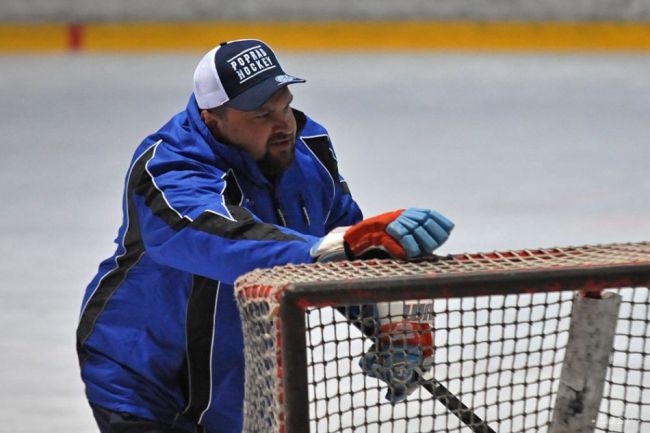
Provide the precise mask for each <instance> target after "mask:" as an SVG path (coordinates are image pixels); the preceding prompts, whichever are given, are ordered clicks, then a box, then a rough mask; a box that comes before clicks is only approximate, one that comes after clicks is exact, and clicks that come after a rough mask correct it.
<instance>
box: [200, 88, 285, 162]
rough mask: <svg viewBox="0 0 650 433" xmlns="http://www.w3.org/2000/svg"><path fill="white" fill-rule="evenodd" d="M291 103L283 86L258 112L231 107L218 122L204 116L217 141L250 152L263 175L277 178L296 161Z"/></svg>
mask: <svg viewBox="0 0 650 433" xmlns="http://www.w3.org/2000/svg"><path fill="white" fill-rule="evenodd" d="M292 100H293V95H292V94H291V92H290V91H289V89H288V88H286V87H283V88H282V89H280V90H278V91H277V92H276V93H275V94H274V95H273V96H272V97H271V98H270V99H269V100H268V101H266V103H265V104H264V105H262V106H261V107H260V108H258V109H257V110H255V111H239V110H235V109H231V108H228V109H226V110H225V112H224V113H223V115H221V116H218V117H217V118H216V119H208V118H206V117H205V115H203V114H202V117H203V120H204V121H205V122H206V124H207V125H208V127H209V128H210V130H211V131H212V133H213V134H214V135H215V136H216V137H217V138H218V139H220V140H223V141H224V142H226V143H228V144H230V145H232V146H235V147H238V148H240V149H243V150H245V151H246V152H248V154H249V155H251V156H252V157H253V159H254V160H255V161H257V163H258V165H259V166H260V169H261V170H262V172H263V173H264V174H266V175H276V174H279V173H281V172H283V171H284V170H286V169H287V168H288V167H289V166H290V165H291V163H292V162H293V159H294V148H295V141H296V119H295V117H294V116H293V113H292V111H291V106H290V104H291V101H292ZM210 116H213V115H212V114H210ZM215 122H216V123H215Z"/></svg>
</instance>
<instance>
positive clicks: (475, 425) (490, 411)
mask: <svg viewBox="0 0 650 433" xmlns="http://www.w3.org/2000/svg"><path fill="white" fill-rule="evenodd" d="M649 286H650V243H628V244H609V245H594V246H582V247H567V248H548V249H533V250H519V251H506V252H491V253H476V254H457V255H453V256H446V257H435V258H432V259H424V260H419V261H411V262H399V261H391V260H369V261H353V262H334V263H325V264H310V265H289V266H283V267H276V268H273V269H265V270H257V271H254V272H251V273H249V274H247V275H245V276H243V277H241V278H240V279H238V280H237V282H236V298H237V301H238V304H239V307H240V314H241V318H242V325H243V331H244V340H245V356H246V386H245V393H246V396H245V403H244V431H245V432H260V431H264V432H283V433H297V432H319V433H320V432H328V433H329V432H348V431H349V432H352V431H355V432H356V431H359V432H375V431H376V432H384V431H386V432H388V431H391V432H392V431H395V432H398V431H399V432H405V431H409V432H411V431H413V432H418V431H432V430H433V429H434V428H435V431H447V432H451V431H458V432H466V431H467V432H470V431H473V432H477V431H484V432H488V431H499V432H506V431H519V432H528V431H531V432H532V431H546V430H547V429H548V431H551V430H550V428H551V418H552V410H553V407H552V406H553V403H554V401H555V394H556V393H557V392H558V387H559V382H560V379H559V373H560V368H561V367H562V361H563V356H564V353H565V351H566V345H567V339H568V335H569V325H570V322H571V319H570V316H571V314H570V309H571V303H572V299H573V294H574V293H575V292H581V293H582V294H583V295H586V296H588V297H598V296H599V294H600V292H601V290H603V289H615V290H614V291H617V292H619V293H621V294H622V295H623V303H622V306H621V316H619V319H618V323H619V325H618V327H617V330H616V336H615V338H614V343H613V344H614V346H613V351H612V353H613V355H612V356H611V357H610V364H609V368H608V370H607V377H606V378H605V379H604V382H605V384H604V388H605V391H604V393H605V394H604V395H603V397H602V405H601V406H600V407H599V408H596V409H597V410H599V412H598V419H597V420H594V428H595V429H596V430H597V431H625V432H628V431H639V432H641V431H648V429H650V353H649V352H650V326H649V322H650V308H649V307H648V305H650V300H649V296H648V293H647V291H648V290H647V287H649ZM394 302H401V303H403V305H404V310H403V311H405V312H406V311H408V313H404V314H411V315H412V317H413V318H414V320H418V321H429V322H430V323H432V324H433V328H434V330H435V331H436V336H435V338H434V348H435V350H436V355H435V357H436V362H435V364H434V367H433V376H434V379H433V381H432V382H429V383H427V385H428V387H425V386H423V388H424V390H421V391H418V392H416V393H415V394H413V395H412V396H410V397H409V398H407V400H406V401H405V402H404V403H400V404H399V405H390V404H389V403H388V402H386V401H384V400H382V399H381V395H383V392H384V391H385V388H386V387H385V385H384V384H383V383H381V382H380V381H378V380H376V379H369V378H367V377H365V376H363V374H362V373H361V372H360V370H359V369H358V367H357V363H358V362H357V361H358V358H359V356H360V355H361V354H362V353H363V351H364V350H368V345H369V344H371V342H368V340H372V337H369V336H368V335H363V334H362V333H361V332H359V328H360V327H362V326H363V324H361V323H359V322H357V323H352V322H353V321H351V320H350V318H346V317H345V316H344V315H342V314H340V313H338V312H337V310H333V309H332V308H331V307H338V308H339V309H340V308H344V307H346V306H360V307H361V306H365V305H369V304H378V303H394ZM638 307H640V308H638ZM549 324H550V325H549ZM350 325H355V326H350ZM547 325H548V326H547ZM626 327H627V328H626ZM628 328H629V329H628ZM639 329H641V331H639ZM522 330H524V331H525V332H523V331H522ZM520 331H522V332H523V333H522V332H520ZM520 334H521V335H520ZM549 336H551V337H552V338H549ZM623 340H625V343H621V344H623V345H621V344H619V343H617V342H619V341H623ZM633 341H634V342H636V343H635V344H632V342H633ZM640 342H642V343H643V344H641V345H640V346H638V345H639V344H640ZM520 343H521V345H523V347H524V348H523V349H522V348H521V347H520V346H521V345H520ZM524 343H525V344H527V346H525V344H524ZM637 346H638V347H637ZM619 355H620V356H619ZM521 372H523V373H522V374H519V373H521ZM617 372H618V373H620V372H624V373H625V374H626V375H627V376H626V379H625V381H627V382H630V381H631V382H633V383H631V384H630V383H628V384H626V383H625V381H624V383H620V382H621V381H620V380H619V379H618V378H617V377H615V376H616V374H617ZM630 377H631V378H632V379H630ZM468 384H469V385H468ZM438 386H439V387H438ZM621 386H622V387H623V389H622V391H621V389H619V388H620V387H621ZM626 386H627V388H626ZM441 389H442V390H443V391H442V394H440V392H441V391H440V390H441ZM530 389H533V391H530V392H529V390H530ZM426 390H428V391H429V392H426ZM434 391H435V392H434ZM436 392H437V393H438V394H437V395H436ZM445 392H447V394H445ZM432 394H433V395H432ZM378 396H379V397H378ZM453 399H456V400H455V402H454V401H452V400H453ZM436 401H437V403H436ZM522 402H523V405H524V406H522V405H521V404H520V403H522ZM440 403H442V404H440ZM454 405H456V406H454ZM458 405H460V406H458ZM522 408H523V409H522ZM630 408H633V409H630ZM632 410H633V412H631V411H632ZM463 417H464V419H463ZM473 417H475V418H473ZM617 424H621V425H623V424H624V426H623V427H621V428H624V430H616V428H617V427H616V425H617ZM612 426H613V427H612ZM630 426H631V427H630ZM490 428H491V429H493V430H490ZM635 428H638V430H634V429H635Z"/></svg>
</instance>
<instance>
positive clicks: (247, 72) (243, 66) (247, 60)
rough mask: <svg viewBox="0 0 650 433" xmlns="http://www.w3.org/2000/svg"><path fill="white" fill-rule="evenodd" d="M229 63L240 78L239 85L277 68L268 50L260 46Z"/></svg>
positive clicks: (241, 54)
mask: <svg viewBox="0 0 650 433" xmlns="http://www.w3.org/2000/svg"><path fill="white" fill-rule="evenodd" d="M229 63H230V66H231V67H232V70H233V71H235V73H236V74H237V78H239V84H241V83H243V82H244V81H246V80H247V79H249V78H252V77H253V76H255V75H257V74H259V73H261V72H264V71H266V70H269V69H273V68H275V65H274V64H273V61H272V60H271V58H270V57H269V55H268V53H267V52H266V50H265V49H264V48H261V47H259V46H258V47H253V48H249V49H247V50H245V51H243V52H241V53H239V54H238V55H236V56H235V57H233V58H232V59H230V60H229Z"/></svg>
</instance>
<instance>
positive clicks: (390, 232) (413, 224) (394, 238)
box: [311, 208, 454, 261]
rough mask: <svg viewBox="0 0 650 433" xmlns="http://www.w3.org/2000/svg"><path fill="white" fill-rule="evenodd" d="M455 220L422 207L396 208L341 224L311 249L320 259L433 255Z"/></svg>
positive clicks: (445, 238)
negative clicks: (452, 220)
mask: <svg viewBox="0 0 650 433" xmlns="http://www.w3.org/2000/svg"><path fill="white" fill-rule="evenodd" d="M453 228H454V223H452V222H451V221H450V220H449V219H447V218H446V217H444V216H443V215H441V214H440V213H438V212H436V211H433V210H429V209H419V208H409V209H406V210H397V211H393V212H387V213H384V214H381V215H377V216H375V217H372V218H368V219H365V220H363V221H361V222H360V223H357V224H355V225H353V226H352V227H340V228H338V229H335V230H333V231H332V232H330V233H329V234H327V235H326V236H325V237H323V238H322V239H321V241H320V242H318V243H317V244H316V245H314V247H313V248H312V250H311V255H312V257H314V258H316V259H317V260H318V261H331V260H342V259H345V258H347V259H356V258H360V257H362V256H365V255H368V254H369V253H373V252H377V251H379V252H384V253H385V254H387V255H388V256H390V257H392V258H396V259H406V258H415V257H421V256H426V255H430V254H432V253H433V251H434V250H435V249H436V248H438V247H439V246H440V245H442V244H443V243H444V242H445V241H446V240H447V239H448V238H449V233H450V232H451V230H452V229H453Z"/></svg>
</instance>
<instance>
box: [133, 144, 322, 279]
mask: <svg viewBox="0 0 650 433" xmlns="http://www.w3.org/2000/svg"><path fill="white" fill-rule="evenodd" d="M158 144H159V143H158ZM158 144H157V145H154V146H152V147H150V148H149V149H148V150H147V151H145V152H144V153H143V154H142V155H141V156H140V158H139V159H138V160H137V161H136V162H135V163H134V165H133V168H132V173H131V175H130V181H129V184H130V188H129V189H128V190H127V195H128V200H129V204H130V205H132V206H133V207H134V208H135V213H134V215H133V216H134V217H136V218H137V223H138V226H139V229H140V237H141V239H142V242H143V244H144V248H145V250H146V252H147V254H149V255H150V257H151V258H152V259H153V260H154V261H155V262H157V263H160V264H164V265H167V266H170V267H172V268H176V269H181V270H183V271H186V272H190V273H192V274H196V275H201V276H205V277H208V278H212V279H216V280H220V281H223V282H226V283H232V282H234V280H235V279H236V278H237V277H239V276H240V275H242V274H244V273H246V272H249V271H251V270H253V269H256V268H269V267H272V266H276V265H284V264H287V263H306V262H311V261H312V259H311V257H310V255H309V249H310V248H311V246H312V245H313V244H314V243H315V242H316V241H317V240H318V238H316V237H314V236H309V235H305V234H301V233H298V232H296V231H294V230H290V229H287V228H284V227H279V226H276V225H273V224H268V223H264V222H262V221H261V220H260V219H259V218H257V217H256V216H255V215H253V214H252V213H251V212H250V211H249V210H247V209H245V208H243V207H239V206H233V205H230V204H227V203H226V201H225V198H224V196H223V194H222V193H223V191H224V189H225V180H224V179H223V176H221V177H220V176H219V174H218V173H217V174H215V172H214V171H213V170H208V169H207V168H206V167H204V166H202V164H201V163H199V162H197V161H192V160H189V159H185V160H183V159H180V160H179V159H178V158H174V157H170V155H168V153H170V151H169V150H166V149H165V148H164V147H162V146H158ZM157 153H158V155H157ZM129 214H131V212H129Z"/></svg>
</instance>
